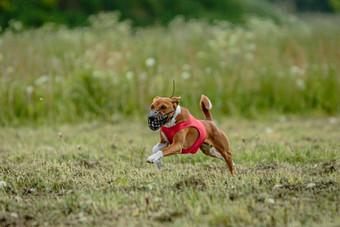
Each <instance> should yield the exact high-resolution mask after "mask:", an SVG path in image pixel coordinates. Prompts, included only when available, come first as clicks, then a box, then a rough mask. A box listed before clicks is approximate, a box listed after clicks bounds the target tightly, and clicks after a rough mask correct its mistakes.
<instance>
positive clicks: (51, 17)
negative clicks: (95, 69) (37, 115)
mask: <svg viewBox="0 0 340 227" xmlns="http://www.w3.org/2000/svg"><path fill="white" fill-rule="evenodd" d="M272 1H273V0H272ZM277 1H280V0H277ZM329 1H330V2H331V3H332V4H330V2H328V1H323V0H319V1H318V0H309V1H302V0H296V1H294V4H296V6H297V9H299V10H300V9H301V10H310V9H312V10H314V9H315V8H318V9H320V10H324V11H334V8H338V3H337V1H338V0H329ZM100 11H119V12H120V13H121V15H122V17H121V19H122V20H126V19H131V20H132V22H133V25H135V26H147V25H152V24H155V23H160V24H163V25H165V24H168V23H169V22H170V21H171V20H173V19H174V17H175V16H177V15H182V16H184V18H186V19H189V18H205V19H207V20H214V19H219V20H228V21H230V22H232V23H243V22H244V21H245V16H246V15H248V14H253V15H257V16H262V17H269V18H271V19H274V20H276V21H277V20H278V14H280V12H279V10H278V9H277V8H276V7H274V5H273V4H271V3H270V1H269V0H256V1H253V0H162V1H155V0H0V26H1V27H2V28H5V27H8V26H9V23H10V21H11V20H16V21H21V22H22V24H23V26H24V27H32V26H33V27H38V26H41V25H43V24H44V23H46V22H53V23H58V24H65V25H68V26H71V27H74V26H87V25H89V23H88V21H87V17H88V16H89V15H91V14H96V13H98V12H100Z"/></svg>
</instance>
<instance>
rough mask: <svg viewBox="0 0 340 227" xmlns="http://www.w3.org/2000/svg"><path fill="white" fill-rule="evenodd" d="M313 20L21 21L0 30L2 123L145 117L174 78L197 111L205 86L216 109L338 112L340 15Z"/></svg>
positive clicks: (111, 17) (95, 18)
mask: <svg viewBox="0 0 340 227" xmlns="http://www.w3.org/2000/svg"><path fill="white" fill-rule="evenodd" d="M308 21H311V22H304V21H301V20H299V19H296V18H294V17H289V18H287V20H286V21H285V22H284V23H282V25H280V26H278V25H277V24H275V23H274V22H273V21H271V20H264V19H259V18H256V17H249V18H248V19H247V21H246V23H245V25H244V26H235V25H231V24H228V23H227V22H216V23H213V24H208V23H206V22H204V21H199V20H191V21H188V22H185V21H184V20H182V19H181V18H177V19H175V20H174V21H173V22H172V23H171V24H170V25H169V26H168V27H167V28H163V27H157V26H153V27H148V28H140V29H133V28H132V27H131V26H130V25H129V23H127V22H118V19H117V15H115V14H99V15H97V16H92V17H91V18H90V22H91V24H92V25H91V26H90V27H86V28H76V29H73V30H70V29H67V28H65V27H58V26H55V25H52V24H49V25H45V26H44V27H42V28H40V29H33V30H27V31H17V29H18V28H17V27H18V26H13V27H11V28H9V29H8V30H6V31H5V32H4V33H3V34H1V36H0V48H1V52H0V106H1V108H0V125H20V124H22V123H29V122H33V123H38V124H40V123H45V122H49V123H54V122H64V123H65V122H83V121H84V120H94V119H102V120H105V121H113V122H115V121H119V120H120V119H121V118H122V116H124V117H125V116H131V117H132V118H133V117H138V118H140V116H141V115H143V114H144V113H145V112H146V110H147V109H148V106H149V104H150V101H151V100H152V98H153V97H154V96H156V95H158V96H169V95H170V94H171V92H172V80H173V79H175V80H176V87H177V89H176V95H177V96H182V97H183V99H182V103H183V104H185V105H190V106H192V108H191V111H192V112H193V113H198V112H199V111H200V110H199V105H196V104H195V103H198V102H199V98H200V95H201V94H202V93H204V94H206V95H207V96H208V97H210V98H211V100H212V102H213V103H214V106H215V107H217V108H216V115H218V114H219V115H225V114H229V115H235V116H246V117H254V116H256V115H259V114H260V115H262V114H266V113H268V112H270V113H272V112H276V113H279V114H281V113H284V114H286V113H293V114H302V115H307V114H306V113H308V114H315V115H319V116H320V115H323V116H325V115H336V114H338V113H339V109H340V80H339V75H340V74H339V72H340V70H339V59H340V55H339V47H340V29H339V26H338V24H339V17H333V18H322V17H320V16H318V19H317V20H315V19H314V21H312V20H310V19H309V20H308ZM148 59H149V60H148ZM146 62H149V64H147V63H146ZM194 104H195V105H194Z"/></svg>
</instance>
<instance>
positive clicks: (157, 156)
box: [146, 151, 163, 163]
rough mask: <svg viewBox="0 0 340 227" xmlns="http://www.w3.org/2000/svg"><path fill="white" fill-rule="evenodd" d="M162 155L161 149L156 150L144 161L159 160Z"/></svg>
mask: <svg viewBox="0 0 340 227" xmlns="http://www.w3.org/2000/svg"><path fill="white" fill-rule="evenodd" d="M162 157H163V152H162V151H158V152H156V153H154V154H153V155H151V156H150V157H148V158H147V159H146V161H147V162H148V163H154V162H156V161H158V160H160V159H161V158H162Z"/></svg>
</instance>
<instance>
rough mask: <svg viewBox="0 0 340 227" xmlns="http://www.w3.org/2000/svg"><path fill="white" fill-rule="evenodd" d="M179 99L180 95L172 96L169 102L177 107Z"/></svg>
mask: <svg viewBox="0 0 340 227" xmlns="http://www.w3.org/2000/svg"><path fill="white" fill-rule="evenodd" d="M180 99H181V97H172V98H171V102H172V103H173V104H174V105H175V107H177V106H178V104H179V100H180Z"/></svg>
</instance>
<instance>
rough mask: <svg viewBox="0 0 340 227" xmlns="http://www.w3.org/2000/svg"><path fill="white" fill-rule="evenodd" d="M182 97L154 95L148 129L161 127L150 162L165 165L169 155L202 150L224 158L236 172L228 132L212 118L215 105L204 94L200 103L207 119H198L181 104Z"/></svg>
mask: <svg viewBox="0 0 340 227" xmlns="http://www.w3.org/2000/svg"><path fill="white" fill-rule="evenodd" d="M180 98H181V97H172V98H162V97H158V96H157V97H155V98H154V99H153V102H152V104H151V106H150V109H151V110H150V113H149V115H148V125H149V128H150V129H152V130H154V131H156V130H158V129H161V130H160V141H159V143H157V144H156V145H155V146H154V147H153V149H152V152H153V155H151V156H150V157H148V158H147V160H146V161H147V162H148V163H156V164H157V166H158V168H161V167H162V165H163V162H162V158H163V157H165V156H169V155H175V154H181V153H191V154H194V153H196V152H197V150H198V149H199V148H200V150H201V151H202V152H203V153H204V154H205V155H208V156H211V157H214V158H219V159H221V160H224V161H225V162H226V163H227V165H228V167H229V170H230V172H231V174H234V163H233V160H232V154H231V151H230V147H229V141H228V138H227V136H226V134H225V133H224V132H223V131H222V130H221V129H219V128H218V127H217V126H216V124H215V123H214V122H213V121H212V116H211V113H210V109H211V108H212V104H211V102H210V100H209V99H208V97H206V96H205V95H202V97H201V101H200V105H201V109H202V112H203V114H204V116H205V119H204V120H197V119H195V118H194V117H193V116H192V115H191V114H190V112H189V110H188V109H186V108H184V107H181V106H180V105H179V100H180Z"/></svg>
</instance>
